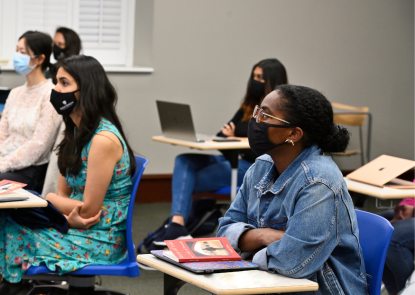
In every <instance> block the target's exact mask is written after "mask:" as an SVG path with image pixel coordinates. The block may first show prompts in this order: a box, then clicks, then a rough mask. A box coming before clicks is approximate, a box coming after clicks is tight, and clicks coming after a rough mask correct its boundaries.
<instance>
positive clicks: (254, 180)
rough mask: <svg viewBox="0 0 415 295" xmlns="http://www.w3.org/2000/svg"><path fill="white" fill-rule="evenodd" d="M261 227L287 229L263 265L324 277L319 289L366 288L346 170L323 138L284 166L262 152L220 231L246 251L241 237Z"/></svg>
mask: <svg viewBox="0 0 415 295" xmlns="http://www.w3.org/2000/svg"><path fill="white" fill-rule="evenodd" d="M255 228H272V229H276V230H283V231H285V234H284V236H283V238H282V239H281V240H279V241H276V242H274V243H272V244H270V245H268V247H266V248H263V249H261V250H260V251H258V252H257V253H256V254H255V255H254V257H253V262H254V263H256V264H258V265H259V267H260V269H262V270H267V271H269V272H274V273H279V274H281V275H284V276H287V277H292V278H307V279H310V280H313V281H315V282H317V283H318V284H319V290H318V291H317V292H303V293H295V294H336V295H337V294H347V295H364V294H367V287H366V271H365V265H364V262H363V257H362V251H361V248H360V244H359V229H358V226H357V220H356V215H355V211H354V208H353V203H352V200H351V198H350V195H349V193H348V191H347V187H346V184H345V183H344V181H343V177H342V174H341V172H340V171H339V169H338V167H337V165H336V164H335V163H334V162H333V160H332V159H331V157H328V156H324V155H323V153H322V152H321V150H320V149H318V147H317V146H312V147H310V148H307V149H305V150H304V151H303V152H302V153H301V154H300V155H299V156H298V157H297V158H296V159H295V160H294V161H293V162H292V163H291V164H290V165H289V166H288V168H287V169H286V170H285V171H284V172H283V173H282V174H281V175H278V171H277V169H276V167H275V165H274V162H273V161H272V159H271V157H270V156H268V155H263V156H261V157H259V158H257V159H256V161H255V163H254V164H253V165H252V166H251V167H250V168H249V170H248V171H247V172H246V174H245V177H244V181H243V184H242V186H241V189H240V190H239V192H238V195H237V196H236V199H235V201H234V202H233V203H232V205H231V207H230V209H229V210H228V211H227V212H226V214H225V217H223V218H221V219H220V222H219V228H218V232H217V236H220V237H226V238H227V239H228V240H229V242H230V244H231V245H232V246H233V248H234V249H235V250H236V251H237V252H238V253H239V254H240V255H241V256H242V258H243V259H246V258H247V257H248V256H250V255H251V254H252V253H253V252H241V251H240V250H239V248H238V240H239V237H240V236H241V235H242V233H244V232H245V231H247V230H249V229H255Z"/></svg>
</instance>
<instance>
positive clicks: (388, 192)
mask: <svg viewBox="0 0 415 295" xmlns="http://www.w3.org/2000/svg"><path fill="white" fill-rule="evenodd" d="M344 181H345V182H346V185H347V189H348V190H349V191H352V192H357V193H361V194H365V195H368V196H372V197H376V198H379V199H403V198H415V189H396V188H389V187H377V186H374V185H370V184H366V183H363V182H360V181H355V180H351V179H348V178H347V177H344Z"/></svg>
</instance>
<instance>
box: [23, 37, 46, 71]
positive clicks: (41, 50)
mask: <svg viewBox="0 0 415 295" xmlns="http://www.w3.org/2000/svg"><path fill="white" fill-rule="evenodd" d="M22 38H25V45H26V47H27V48H30V50H31V51H32V52H33V54H34V55H36V56H39V55H42V54H43V55H44V56H45V60H44V61H43V63H42V72H44V71H45V70H46V69H47V68H50V55H51V54H52V42H53V41H52V38H51V37H50V36H49V35H48V34H45V33H42V32H38V31H27V32H25V33H24V34H23V35H21V36H20V38H19V40H20V39H22Z"/></svg>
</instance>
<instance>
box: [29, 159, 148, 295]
mask: <svg viewBox="0 0 415 295" xmlns="http://www.w3.org/2000/svg"><path fill="white" fill-rule="evenodd" d="M135 161H136V163H137V168H136V171H135V173H134V176H133V177H132V179H131V181H132V191H131V200H130V205H129V206H128V213H127V224H126V226H127V229H126V242H127V258H126V259H125V260H124V261H123V262H121V263H120V264H116V265H88V266H85V267H83V268H81V269H78V270H76V271H73V272H71V273H69V274H67V275H63V276H59V275H57V272H51V271H50V270H49V269H48V268H47V267H46V266H45V265H40V266H36V267H34V266H32V267H30V268H29V269H28V270H27V272H26V275H25V276H24V277H23V279H31V280H49V281H68V285H69V289H70V290H74V289H75V290H76V289H82V290H83V291H85V290H87V291H88V292H92V293H94V292H97V293H100V294H108V295H110V294H123V293H120V292H115V291H110V290H105V289H103V288H101V287H99V286H95V276H97V275H106V276H108V275H113V276H126V277H131V278H133V277H137V276H139V275H140V270H139V268H138V264H137V261H136V257H135V251H134V243H133V238H132V232H133V231H132V220H133V208H134V200H135V195H136V194H137V189H138V184H139V183H140V179H141V176H142V175H143V172H144V169H145V167H146V165H147V163H148V160H147V159H146V158H143V157H139V156H135ZM44 274H46V276H45V275H44ZM52 289H57V290H56V291H58V292H59V291H63V290H65V293H62V294H67V293H66V292H67V289H68V286H67V285H63V286H61V285H48V286H35V287H34V288H33V289H32V290H31V291H30V292H29V293H28V295H30V294H38V293H46V291H49V290H52ZM59 289H60V290H59ZM59 294H60V293H59Z"/></svg>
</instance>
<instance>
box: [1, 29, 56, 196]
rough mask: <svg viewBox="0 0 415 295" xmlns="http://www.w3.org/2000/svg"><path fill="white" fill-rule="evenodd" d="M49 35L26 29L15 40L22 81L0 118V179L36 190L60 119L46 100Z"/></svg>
mask: <svg viewBox="0 0 415 295" xmlns="http://www.w3.org/2000/svg"><path fill="white" fill-rule="evenodd" d="M51 52H52V38H51V37H50V36H49V35H47V34H44V33H41V32H33V31H28V32H26V33H24V34H23V35H22V36H21V37H20V38H19V42H18V43H17V47H16V54H15V56H14V58H13V65H14V68H15V70H16V72H18V73H19V74H21V75H23V76H25V77H26V83H25V84H24V85H22V86H19V87H16V88H14V89H13V90H12V91H11V92H10V94H9V97H8V98H7V100H6V105H5V107H4V111H3V114H2V117H1V120H0V180H3V179H8V180H13V181H17V182H22V183H26V184H27V186H26V187H25V188H27V189H31V190H37V191H39V190H40V189H41V188H42V182H43V179H44V177H45V173H46V169H47V163H48V161H49V156H50V153H51V151H52V146H53V143H54V140H55V137H56V135H57V130H58V127H59V125H60V123H61V118H60V117H61V116H59V115H58V114H57V113H56V111H55V109H54V108H53V106H52V104H51V103H50V101H49V100H50V93H51V90H52V88H53V87H54V85H53V84H52V81H51V80H50V79H48V80H47V79H46V78H45V77H44V75H43V72H44V71H45V70H46V69H47V67H49V66H50V61H49V59H50V55H51Z"/></svg>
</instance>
